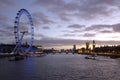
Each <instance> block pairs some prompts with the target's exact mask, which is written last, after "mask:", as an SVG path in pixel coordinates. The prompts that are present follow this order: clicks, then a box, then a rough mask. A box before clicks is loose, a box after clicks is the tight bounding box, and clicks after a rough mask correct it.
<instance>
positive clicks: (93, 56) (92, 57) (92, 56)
mask: <svg viewBox="0 0 120 80" xmlns="http://www.w3.org/2000/svg"><path fill="white" fill-rule="evenodd" d="M95 57H97V54H92V55H90V56H86V57H85V59H92V60H95V59H96V58H95Z"/></svg>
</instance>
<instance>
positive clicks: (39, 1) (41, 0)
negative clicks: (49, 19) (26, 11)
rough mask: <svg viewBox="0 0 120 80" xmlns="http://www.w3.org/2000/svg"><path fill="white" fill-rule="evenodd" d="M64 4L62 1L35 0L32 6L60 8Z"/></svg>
mask: <svg viewBox="0 0 120 80" xmlns="http://www.w3.org/2000/svg"><path fill="white" fill-rule="evenodd" d="M63 4H64V1H63V0H36V1H35V2H34V3H33V5H41V6H44V7H52V8H53V7H56V6H62V5H63Z"/></svg>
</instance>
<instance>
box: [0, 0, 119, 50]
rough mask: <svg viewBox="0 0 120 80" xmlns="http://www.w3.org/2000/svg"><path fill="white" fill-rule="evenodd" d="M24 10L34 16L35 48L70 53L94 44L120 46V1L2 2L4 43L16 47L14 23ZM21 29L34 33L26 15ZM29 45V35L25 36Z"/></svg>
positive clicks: (1, 40) (0, 26)
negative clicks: (71, 49)
mask: <svg viewBox="0 0 120 80" xmlns="http://www.w3.org/2000/svg"><path fill="white" fill-rule="evenodd" d="M20 9H26V10H28V12H29V13H30V14H31V16H32V20H33V24H34V45H42V46H43V47H44V48H57V49H61V48H66V49H67V48H68V49H69V48H72V47H73V45H74V44H75V45H77V48H81V47H83V46H85V43H86V42H89V43H90V44H92V41H93V40H95V41H96V45H97V46H103V45H119V44H120V1H119V0H0V43H5V44H11V43H15V38H14V21H15V17H16V14H17V13H18V11H19V10H20ZM19 29H20V30H28V31H30V25H29V20H28V18H27V17H26V15H25V14H22V16H21V17H20V22H19ZM26 41H27V42H29V41H30V35H29V34H26V35H24V38H23V42H26Z"/></svg>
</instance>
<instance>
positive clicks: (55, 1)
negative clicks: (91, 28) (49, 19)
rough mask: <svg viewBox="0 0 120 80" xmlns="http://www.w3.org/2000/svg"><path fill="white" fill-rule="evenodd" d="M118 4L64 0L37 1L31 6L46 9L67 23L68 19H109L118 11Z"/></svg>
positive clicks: (114, 0)
mask: <svg viewBox="0 0 120 80" xmlns="http://www.w3.org/2000/svg"><path fill="white" fill-rule="evenodd" d="M118 3H120V2H119V1H118V0H72V1H69V2H68V1H67V3H66V1H65V0H37V1H35V2H34V3H33V4H34V5H38V6H42V7H47V9H48V11H51V12H53V14H55V15H58V16H59V17H60V18H61V19H62V20H65V21H69V20H70V17H76V18H80V19H81V18H82V19H85V20H86V19H87V20H90V19H94V18H96V19H98V18H101V17H109V16H110V15H112V13H113V12H114V11H116V10H118V8H119V5H118ZM66 14H67V15H66Z"/></svg>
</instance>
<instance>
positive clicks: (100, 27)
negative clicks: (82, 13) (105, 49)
mask: <svg viewBox="0 0 120 80" xmlns="http://www.w3.org/2000/svg"><path fill="white" fill-rule="evenodd" d="M110 29H111V30H110ZM85 31H96V32H98V31H100V32H103V33H106V32H107V33H110V32H111V33H112V32H120V23H117V24H113V25H92V26H90V27H87V28H86V29H85Z"/></svg>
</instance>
